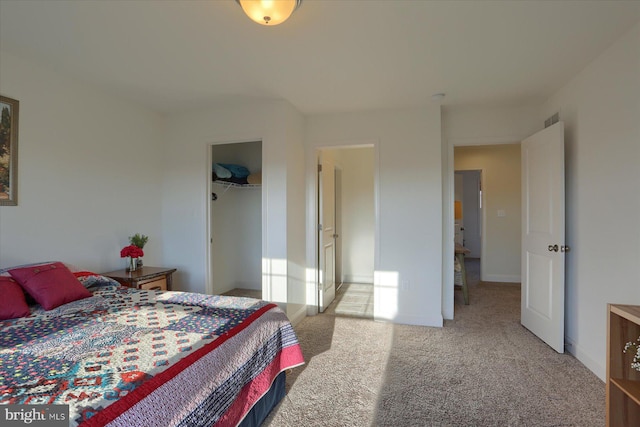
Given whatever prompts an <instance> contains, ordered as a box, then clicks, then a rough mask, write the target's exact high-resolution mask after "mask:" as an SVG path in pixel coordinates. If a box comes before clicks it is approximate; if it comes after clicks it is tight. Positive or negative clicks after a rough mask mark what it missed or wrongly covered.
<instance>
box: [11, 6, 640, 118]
mask: <svg viewBox="0 0 640 427" xmlns="http://www.w3.org/2000/svg"><path fill="white" fill-rule="evenodd" d="M639 20H640V1H603V0H601V1H574V0H570V1H421V0H413V1H405V0H377V1H376V0H374V1H367V0H343V1H338V0H304V1H303V3H302V6H301V7H300V9H298V11H296V12H295V13H294V15H293V16H292V17H291V18H290V19H289V21H287V22H285V23H284V24H282V25H280V26H276V27H264V26H260V25H257V24H255V23H253V22H252V21H250V20H249V19H248V18H247V17H246V16H245V15H244V14H243V12H242V10H241V8H240V7H239V6H238V5H237V4H236V2H235V1H234V0H213V1H211V0H209V1H205V0H182V1H179V0H165V1H150V0H129V1H79V0H72V1H61V0H59V1H44V0H32V1H14V0H0V51H5V50H6V51H7V52H11V53H14V54H16V55H19V56H22V57H24V58H31V59H36V60H40V61H46V62H47V63H48V64H49V67H52V68H54V69H58V70H61V71H63V72H65V73H68V74H71V75H73V76H75V77H77V78H79V79H82V80H85V81H87V82H89V83H91V84H97V85H99V86H101V87H103V88H105V89H107V90H109V91H111V92H114V93H116V94H118V95H121V96H125V97H127V98H129V99H130V100H133V101H135V102H138V103H141V104H143V105H146V106H148V107H150V108H153V109H155V110H158V111H161V112H174V111H179V110H184V109H189V108H200V107H204V106H211V105H216V104H220V103H226V102H231V101H233V100H235V99H251V98H281V99H286V100H288V101H289V102H291V103H292V104H293V105H295V106H296V107H297V108H298V109H299V110H300V111H301V112H303V113H306V114H315V113H327V112H342V111H354V110H369V109H378V108H398V107H414V106H420V105H424V104H427V103H429V102H431V100H430V98H431V95H432V94H433V93H436V92H446V94H447V96H446V98H445V100H444V102H443V104H445V105H451V106H454V105H455V106H459V105H491V106H501V105H521V104H530V103H535V102H540V101H542V100H544V99H545V98H546V97H547V96H549V95H550V94H552V93H553V92H554V91H555V90H557V89H558V88H559V87H561V86H562V85H563V84H564V83H566V82H567V81H568V80H569V79H570V78H571V77H572V76H574V75H576V74H577V73H578V72H579V71H580V70H581V69H583V68H584V67H585V66H586V65H587V64H588V63H589V62H590V61H591V60H593V59H594V58H595V57H596V56H598V54H600V53H601V52H602V51H603V50H604V49H606V48H607V47H608V46H609V45H610V44H611V43H613V42H614V41H615V40H616V39H617V38H618V37H620V36H621V35H622V34H623V33H624V32H625V31H627V30H629V29H630V28H631V27H632V26H633V25H634V24H635V23H637V22H638V21H639ZM639 48H640V46H639ZM1 60H2V58H1V57H0V61H1ZM1 84H2V76H0V91H1V90H2V87H1Z"/></svg>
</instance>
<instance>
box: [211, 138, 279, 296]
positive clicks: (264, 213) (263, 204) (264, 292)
mask: <svg viewBox="0 0 640 427" xmlns="http://www.w3.org/2000/svg"><path fill="white" fill-rule="evenodd" d="M245 142H262V152H261V154H260V155H261V163H262V171H263V174H262V177H263V181H262V186H261V188H260V194H261V196H262V201H261V204H260V206H261V210H262V227H261V233H262V251H261V253H262V259H264V255H265V253H266V248H267V233H266V230H267V206H268V205H267V199H268V197H267V196H268V193H267V192H266V191H265V185H264V184H265V181H264V177H265V175H266V174H265V173H264V159H265V144H264V139H263V138H262V137H256V138H242V139H233V140H222V141H213V142H207V143H206V152H207V155H206V158H205V162H206V168H205V171H206V177H205V179H206V181H205V182H206V183H207V185H206V186H205V187H206V193H205V195H204V197H205V204H204V205H205V213H206V214H205V233H206V236H207V240H206V241H205V250H204V254H205V278H206V283H205V292H206V293H207V294H208V295H213V291H214V287H213V270H212V269H211V255H212V254H211V244H212V239H213V233H212V232H213V230H211V193H213V192H214V188H213V180H212V179H211V177H212V166H211V161H212V158H213V146H214V145H224V144H241V143H245ZM262 268H263V270H262V299H264V300H267V301H269V300H270V298H271V289H270V288H269V287H268V286H265V280H264V277H265V271H264V263H263V266H262Z"/></svg>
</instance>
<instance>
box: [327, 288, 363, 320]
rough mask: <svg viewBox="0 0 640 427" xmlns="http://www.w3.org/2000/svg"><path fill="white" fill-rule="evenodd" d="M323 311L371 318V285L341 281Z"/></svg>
mask: <svg viewBox="0 0 640 427" xmlns="http://www.w3.org/2000/svg"><path fill="white" fill-rule="evenodd" d="M325 313H327V314H335V315H337V316H351V317H364V318H369V319H373V285H372V284H364V283H343V284H342V286H341V287H340V289H338V290H337V291H336V299H335V300H334V301H333V302H332V303H331V304H330V305H329V307H328V308H327V309H326V310H325Z"/></svg>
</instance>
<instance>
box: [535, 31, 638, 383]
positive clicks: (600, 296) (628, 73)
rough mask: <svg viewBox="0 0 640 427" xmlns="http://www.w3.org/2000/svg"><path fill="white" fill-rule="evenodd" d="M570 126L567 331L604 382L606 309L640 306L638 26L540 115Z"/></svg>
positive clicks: (580, 356) (567, 156) (567, 151)
mask: <svg viewBox="0 0 640 427" xmlns="http://www.w3.org/2000/svg"><path fill="white" fill-rule="evenodd" d="M555 112H559V113H560V120H562V121H564V122H565V147H566V148H565V164H566V166H565V167H566V169H565V173H566V184H565V185H566V218H567V221H566V224H567V228H566V242H567V244H568V245H569V246H571V252H569V253H568V254H567V256H566V313H565V317H566V322H565V323H566V331H565V335H566V337H567V341H568V342H569V343H570V344H571V346H570V347H569V351H571V352H572V353H573V354H575V355H576V357H577V358H578V359H579V360H580V361H582V362H583V363H584V364H585V365H587V367H589V368H590V369H591V370H592V371H594V372H595V373H596V374H597V375H598V376H599V377H600V378H602V379H604V377H605V366H606V354H605V348H606V325H607V319H606V309H607V307H606V304H607V303H623V304H640V286H639V284H640V269H638V265H639V264H640V224H639V223H638V218H640V192H639V191H638V188H640V167H639V165H640V24H638V25H636V26H635V27H634V28H633V29H632V30H631V31H630V32H628V33H627V34H626V35H625V36H623V37H622V38H621V39H619V40H618V41H617V42H616V43H614V44H613V45H612V46H611V47H610V48H609V49H607V50H606V51H605V52H604V53H603V54H602V55H600V56H599V57H598V58H596V60H595V61H593V62H592V63H591V64H590V65H589V66H588V67H587V68H586V69H584V70H583V71H582V72H581V73H580V74H578V75H577V76H576V77H574V78H573V79H572V80H571V81H570V82H569V83H568V84H567V85H565V86H564V87H563V88H562V89H561V90H560V91H558V92H557V93H556V94H555V95H554V96H553V97H551V98H550V99H549V100H548V101H547V102H546V103H545V104H544V106H543V107H542V108H541V109H540V111H539V115H538V119H539V120H538V122H539V123H542V121H543V120H544V119H545V118H547V117H549V116H550V115H552V114H553V113H555Z"/></svg>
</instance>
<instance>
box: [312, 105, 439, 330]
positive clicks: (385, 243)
mask: <svg viewBox="0 0 640 427" xmlns="http://www.w3.org/2000/svg"><path fill="white" fill-rule="evenodd" d="M306 141H307V143H308V145H307V149H308V152H307V202H308V210H307V212H308V214H310V216H311V218H313V217H314V215H313V212H314V210H313V206H315V204H314V203H315V202H314V197H315V179H316V178H315V176H316V173H315V162H314V159H315V151H316V150H317V149H318V148H320V147H332V146H333V147H335V146H341V145H352V144H354V143H356V142H357V141H366V142H367V143H371V142H372V141H373V142H374V144H375V147H374V149H375V150H376V155H377V165H376V166H377V171H376V172H377V176H376V179H377V184H376V185H377V190H378V191H379V199H378V200H377V202H378V206H377V210H378V216H377V224H376V228H377V229H376V233H377V240H376V245H375V246H376V260H375V269H376V272H375V276H376V278H375V284H374V288H375V291H374V298H375V307H374V316H375V318H377V319H390V320H393V321H395V322H398V323H410V324H421V325H432V326H441V325H442V304H441V292H442V173H441V172H442V167H441V163H442V162H441V132H440V107H439V106H437V107H429V108H424V109H406V110H385V111H371V112H362V113H344V114H336V115H319V116H313V117H310V118H308V127H307V138H306ZM307 227H308V228H307V229H308V234H307V241H308V242H309V244H308V247H307V262H308V264H309V266H314V265H316V262H315V259H314V257H315V250H314V244H315V239H314V238H313V233H314V224H313V221H311V222H309V223H308V224H307Z"/></svg>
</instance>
